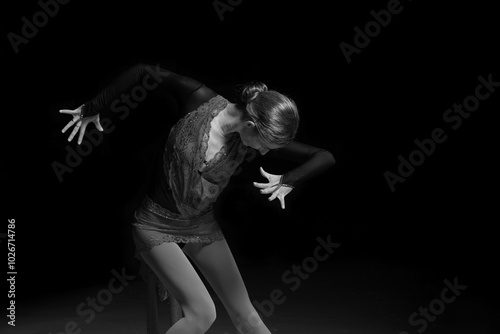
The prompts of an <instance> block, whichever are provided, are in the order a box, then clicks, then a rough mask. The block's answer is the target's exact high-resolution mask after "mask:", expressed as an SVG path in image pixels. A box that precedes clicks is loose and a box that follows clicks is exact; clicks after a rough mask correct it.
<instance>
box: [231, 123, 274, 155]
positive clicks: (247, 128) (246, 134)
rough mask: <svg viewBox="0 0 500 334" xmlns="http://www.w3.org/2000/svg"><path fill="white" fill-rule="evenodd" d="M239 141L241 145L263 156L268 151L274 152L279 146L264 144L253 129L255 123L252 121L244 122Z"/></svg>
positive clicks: (255, 129)
mask: <svg viewBox="0 0 500 334" xmlns="http://www.w3.org/2000/svg"><path fill="white" fill-rule="evenodd" d="M240 136H241V141H242V142H243V145H246V146H250V147H251V148H254V149H256V150H258V151H259V152H260V154H262V155H264V154H266V153H267V152H269V150H274V149H277V148H280V147H281V146H279V145H275V144H272V143H268V142H266V141H265V140H264V139H263V138H262V137H261V135H260V134H259V132H258V131H257V128H256V127H255V123H254V122H252V121H246V122H245V124H244V126H243V129H242V130H241V131H240Z"/></svg>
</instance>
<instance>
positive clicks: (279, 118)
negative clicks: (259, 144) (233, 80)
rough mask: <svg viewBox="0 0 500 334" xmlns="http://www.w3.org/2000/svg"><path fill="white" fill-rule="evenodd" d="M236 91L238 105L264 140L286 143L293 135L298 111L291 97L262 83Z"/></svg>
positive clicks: (280, 144) (276, 143) (296, 127)
mask: <svg viewBox="0 0 500 334" xmlns="http://www.w3.org/2000/svg"><path fill="white" fill-rule="evenodd" d="M237 92H238V103H237V104H238V105H239V106H240V108H241V109H242V111H243V113H244V115H245V117H246V118H247V119H249V120H251V121H252V122H254V123H255V125H256V128H257V131H258V132H259V134H260V136H261V137H262V138H263V139H264V140H265V141H266V142H268V143H272V144H275V145H279V146H285V145H287V144H289V143H290V142H291V141H292V140H293V139H294V138H295V135H296V133H297V129H298V127H299V112H298V110H297V106H296V105H295V102H294V101H293V100H292V99H291V98H289V97H288V96H286V95H284V94H281V93H279V92H277V91H274V90H268V89H267V86H266V85H265V84H263V83H262V82H253V83H249V84H245V85H240V86H239V87H238V91H237Z"/></svg>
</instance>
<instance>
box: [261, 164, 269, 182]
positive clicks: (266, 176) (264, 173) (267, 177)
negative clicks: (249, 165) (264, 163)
mask: <svg viewBox="0 0 500 334" xmlns="http://www.w3.org/2000/svg"><path fill="white" fill-rule="evenodd" d="M259 170H260V174H261V175H262V176H264V177H265V178H266V179H268V180H269V173H267V172H266V171H265V170H264V168H262V167H259Z"/></svg>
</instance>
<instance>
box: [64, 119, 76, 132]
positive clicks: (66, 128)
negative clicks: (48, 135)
mask: <svg viewBox="0 0 500 334" xmlns="http://www.w3.org/2000/svg"><path fill="white" fill-rule="evenodd" d="M73 124H75V121H74V120H71V121H69V123H68V124H66V126H65V127H64V128H63V129H62V130H61V132H62V133H65V132H66V130H68V129H69V128H70V127H72V126H73Z"/></svg>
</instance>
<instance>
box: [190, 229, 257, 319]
mask: <svg viewBox="0 0 500 334" xmlns="http://www.w3.org/2000/svg"><path fill="white" fill-rule="evenodd" d="M183 250H184V252H185V253H186V254H188V255H189V257H190V258H191V259H192V260H193V262H194V263H195V264H196V266H197V267H198V268H199V269H200V271H201V272H202V273H203V275H204V276H205V278H206V279H207V281H208V282H209V283H210V285H211V286H212V288H213V289H214V291H215V292H216V293H217V295H218V296H219V298H220V300H221V301H222V303H223V304H224V306H225V307H226V309H227V311H228V313H229V315H230V316H237V315H242V314H248V313H250V312H252V311H253V310H254V309H253V306H252V304H251V302H250V299H249V297H248V292H247V289H246V287H245V284H244V282H243V279H242V277H241V274H240V271H239V270H238V266H237V265H236V261H235V260H234V257H233V254H232V253H231V250H230V249H229V246H228V244H227V242H226V240H225V239H224V240H219V241H215V242H213V243H211V244H187V245H186V246H185V247H184V249H183Z"/></svg>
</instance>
